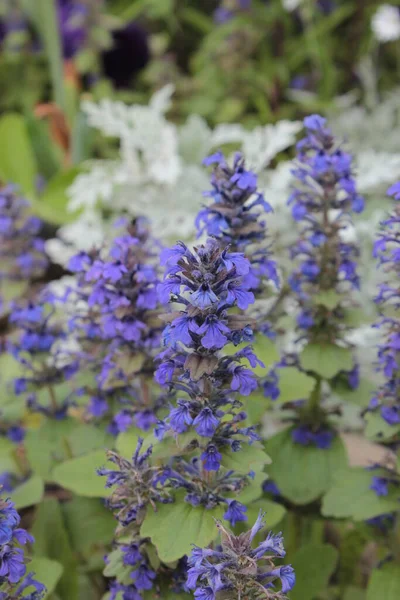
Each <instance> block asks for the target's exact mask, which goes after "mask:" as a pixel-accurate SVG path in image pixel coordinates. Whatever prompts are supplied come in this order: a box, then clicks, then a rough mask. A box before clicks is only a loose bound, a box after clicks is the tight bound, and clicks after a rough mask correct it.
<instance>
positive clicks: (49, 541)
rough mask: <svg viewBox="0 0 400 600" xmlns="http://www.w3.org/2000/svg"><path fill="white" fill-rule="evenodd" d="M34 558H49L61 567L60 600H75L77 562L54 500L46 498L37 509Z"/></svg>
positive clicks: (58, 590)
mask: <svg viewBox="0 0 400 600" xmlns="http://www.w3.org/2000/svg"><path fill="white" fill-rule="evenodd" d="M32 534H33V537H34V538H35V544H34V551H35V556H38V557H40V558H42V557H50V558H51V559H54V560H57V561H58V562H59V563H61V565H62V566H63V568H64V570H63V574H62V577H61V579H60V581H59V582H58V584H57V588H56V590H57V593H58V594H59V595H60V597H61V598H62V600H70V599H72V598H76V594H77V588H78V577H77V561H76V558H75V556H74V554H73V552H72V549H71V546H70V542H69V539H68V534H67V531H66V529H65V526H64V522H63V519H62V514H61V507H60V505H59V503H58V501H57V500H56V499H55V498H46V499H45V500H44V501H43V502H42V503H41V504H40V505H39V507H38V509H37V512H36V516H35V522H34V524H33V528H32Z"/></svg>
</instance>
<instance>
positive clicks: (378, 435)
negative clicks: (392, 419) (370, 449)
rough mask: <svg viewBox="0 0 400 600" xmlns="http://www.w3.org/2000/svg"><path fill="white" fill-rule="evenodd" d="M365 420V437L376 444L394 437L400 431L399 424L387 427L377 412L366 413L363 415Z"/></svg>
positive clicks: (387, 424)
mask: <svg viewBox="0 0 400 600" xmlns="http://www.w3.org/2000/svg"><path fill="white" fill-rule="evenodd" d="M365 420H366V421H367V427H366V428H365V435H366V436H367V438H369V439H370V440H374V441H376V442H382V441H383V440H390V439H391V438H393V436H395V435H396V433H398V432H399V431H400V424H397V425H389V423H387V422H386V421H385V420H384V419H382V417H381V415H380V414H379V412H376V413H367V414H366V415H365Z"/></svg>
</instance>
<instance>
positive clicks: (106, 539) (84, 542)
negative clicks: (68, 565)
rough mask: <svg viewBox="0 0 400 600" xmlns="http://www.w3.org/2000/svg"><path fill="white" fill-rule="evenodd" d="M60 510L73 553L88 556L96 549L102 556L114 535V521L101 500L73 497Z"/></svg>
mask: <svg viewBox="0 0 400 600" xmlns="http://www.w3.org/2000/svg"><path fill="white" fill-rule="evenodd" d="M62 510H63V515H64V518H65V522H66V525H67V529H68V533H69V536H70V539H71V544H72V546H73V548H74V550H75V552H78V553H79V554H87V555H89V556H90V554H91V553H93V552H94V551H95V549H96V547H98V548H99V549H100V551H101V552H102V554H104V547H105V546H108V545H109V544H110V543H111V541H112V538H113V535H114V531H115V519H114V517H113V515H112V513H111V512H110V511H109V510H108V509H107V508H106V507H105V506H104V503H103V502H102V500H98V499H97V498H79V497H75V498H73V499H72V500H71V501H70V502H66V503H65V504H63V505H62Z"/></svg>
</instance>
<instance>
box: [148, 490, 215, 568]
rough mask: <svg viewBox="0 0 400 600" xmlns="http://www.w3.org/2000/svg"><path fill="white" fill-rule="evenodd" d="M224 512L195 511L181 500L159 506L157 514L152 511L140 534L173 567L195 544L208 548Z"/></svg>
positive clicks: (149, 510)
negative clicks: (217, 521) (216, 522)
mask: <svg viewBox="0 0 400 600" xmlns="http://www.w3.org/2000/svg"><path fill="white" fill-rule="evenodd" d="M223 512H224V509H223V508H222V507H217V508H214V509H212V510H207V509H206V508H204V507H203V506H197V507H194V506H192V505H191V504H188V503H187V502H185V501H184V500H183V497H181V496H179V497H177V499H176V501H175V503H174V504H158V505H157V512H155V511H153V510H152V509H151V508H149V509H148V511H147V514H146V516H145V519H144V521H143V524H142V527H141V529H140V534H141V536H142V537H149V538H150V539H151V541H152V542H153V544H154V545H155V547H156V548H157V552H158V556H159V557H160V560H161V561H163V562H166V563H170V562H173V561H174V560H178V558H181V557H182V556H184V555H185V554H189V553H190V550H191V547H192V544H196V545H197V546H200V547H201V548H204V547H205V546H208V544H209V543H210V542H212V541H213V540H214V539H215V538H216V537H217V534H218V530H217V528H216V526H215V521H214V518H216V519H220V518H222V515H223Z"/></svg>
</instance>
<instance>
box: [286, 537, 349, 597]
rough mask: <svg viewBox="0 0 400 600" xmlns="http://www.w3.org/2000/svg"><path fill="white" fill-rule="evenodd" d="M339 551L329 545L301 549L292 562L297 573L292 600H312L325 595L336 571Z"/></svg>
mask: <svg viewBox="0 0 400 600" xmlns="http://www.w3.org/2000/svg"><path fill="white" fill-rule="evenodd" d="M337 560H338V551H337V550H336V548H334V547H333V546H329V545H328V544H308V545H306V546H303V547H302V548H300V549H299V550H298V551H297V552H296V554H295V555H294V556H291V557H290V562H291V564H292V566H293V568H294V570H295V573H296V585H295V586H294V588H293V590H292V591H291V592H290V599H291V600H310V599H311V598H315V597H316V596H318V595H319V594H321V593H323V592H324V591H325V590H326V588H327V587H328V583H329V579H330V577H331V576H332V573H333V572H334V570H335V567H336V563H337Z"/></svg>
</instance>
